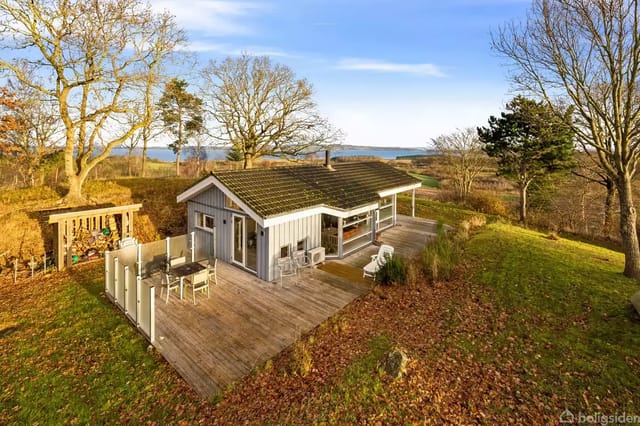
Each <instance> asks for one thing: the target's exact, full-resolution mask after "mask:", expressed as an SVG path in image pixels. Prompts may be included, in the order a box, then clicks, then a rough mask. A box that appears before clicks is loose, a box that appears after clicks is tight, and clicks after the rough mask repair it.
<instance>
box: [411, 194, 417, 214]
mask: <svg viewBox="0 0 640 426" xmlns="http://www.w3.org/2000/svg"><path fill="white" fill-rule="evenodd" d="M411 217H416V189H415V188H413V189H412V190H411Z"/></svg>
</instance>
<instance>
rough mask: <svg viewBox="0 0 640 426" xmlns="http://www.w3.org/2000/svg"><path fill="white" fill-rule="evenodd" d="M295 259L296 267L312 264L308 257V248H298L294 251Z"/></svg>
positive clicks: (300, 267)
mask: <svg viewBox="0 0 640 426" xmlns="http://www.w3.org/2000/svg"><path fill="white" fill-rule="evenodd" d="M293 261H294V263H295V267H296V269H302V268H306V267H308V266H311V264H310V263H309V259H308V257H307V252H306V250H297V251H294V252H293Z"/></svg>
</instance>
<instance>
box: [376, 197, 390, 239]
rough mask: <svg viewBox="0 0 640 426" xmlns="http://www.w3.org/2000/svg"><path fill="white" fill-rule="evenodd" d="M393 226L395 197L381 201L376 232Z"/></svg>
mask: <svg viewBox="0 0 640 426" xmlns="http://www.w3.org/2000/svg"><path fill="white" fill-rule="evenodd" d="M392 225H393V197H385V198H381V199H380V208H379V209H378V222H377V224H376V230H378V231H380V230H383V229H386V228H389V227H390V226H392Z"/></svg>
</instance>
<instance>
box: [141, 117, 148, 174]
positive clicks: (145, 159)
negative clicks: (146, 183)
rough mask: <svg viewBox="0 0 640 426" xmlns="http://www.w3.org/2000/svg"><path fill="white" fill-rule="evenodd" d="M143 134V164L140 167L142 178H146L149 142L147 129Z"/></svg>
mask: <svg viewBox="0 0 640 426" xmlns="http://www.w3.org/2000/svg"><path fill="white" fill-rule="evenodd" d="M142 132H143V136H142V164H141V165H140V176H142V177H144V175H145V172H146V167H147V141H148V139H149V138H148V136H147V135H146V129H143V130H142Z"/></svg>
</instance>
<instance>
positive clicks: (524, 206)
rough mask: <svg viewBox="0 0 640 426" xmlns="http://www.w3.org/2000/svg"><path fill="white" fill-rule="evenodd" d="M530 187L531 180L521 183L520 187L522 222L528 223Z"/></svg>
mask: <svg viewBox="0 0 640 426" xmlns="http://www.w3.org/2000/svg"><path fill="white" fill-rule="evenodd" d="M528 188H529V182H526V183H522V184H520V185H519V189H520V223H521V224H523V225H525V226H526V225H527V189H528Z"/></svg>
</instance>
